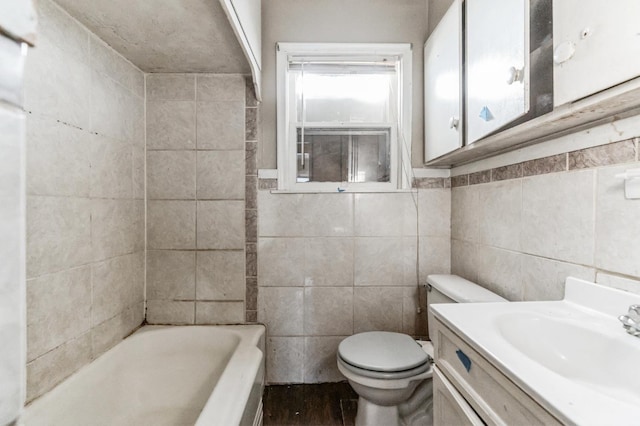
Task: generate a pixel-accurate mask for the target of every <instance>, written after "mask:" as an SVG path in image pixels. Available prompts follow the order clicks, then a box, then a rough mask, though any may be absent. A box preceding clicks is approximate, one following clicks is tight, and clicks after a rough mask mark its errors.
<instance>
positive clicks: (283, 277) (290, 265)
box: [258, 238, 305, 287]
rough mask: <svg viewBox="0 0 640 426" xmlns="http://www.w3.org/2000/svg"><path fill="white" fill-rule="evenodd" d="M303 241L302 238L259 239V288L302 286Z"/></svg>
mask: <svg viewBox="0 0 640 426" xmlns="http://www.w3.org/2000/svg"><path fill="white" fill-rule="evenodd" d="M304 258H305V240H304V239H303V238H260V239H259V241H258V276H259V277H260V278H259V284H260V285H261V286H273V287H284V286H303V285H304V279H305V275H304V267H303V266H304V261H305V260H304Z"/></svg>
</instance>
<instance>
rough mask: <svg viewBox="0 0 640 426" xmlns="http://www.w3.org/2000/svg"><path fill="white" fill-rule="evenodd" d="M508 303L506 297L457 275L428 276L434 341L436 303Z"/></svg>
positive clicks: (429, 315) (429, 316)
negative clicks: (433, 312)
mask: <svg viewBox="0 0 640 426" xmlns="http://www.w3.org/2000/svg"><path fill="white" fill-rule="evenodd" d="M481 302H485V303H486V302H508V300H507V299H505V298H504V297H501V296H498V295H497V294H495V293H493V292H492V291H489V290H487V289H486V288H484V287H480V286H479V285H478V284H476V283H473V282H471V281H469V280H465V279H464V278H462V277H459V276H457V275H429V276H427V316H428V319H427V321H428V322H427V324H428V327H429V338H430V339H431V340H432V341H433V339H434V338H435V334H434V333H433V326H432V324H433V318H432V316H431V309H429V308H430V306H431V305H432V304H436V303H481Z"/></svg>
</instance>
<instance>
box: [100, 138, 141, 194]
mask: <svg viewBox="0 0 640 426" xmlns="http://www.w3.org/2000/svg"><path fill="white" fill-rule="evenodd" d="M90 150H91V151H90V153H91V154H90V155H91V156H90V159H91V180H90V182H91V193H90V196H91V197H97V198H132V196H133V167H132V164H133V148H132V147H131V144H130V143H128V142H121V141H118V140H116V139H110V138H106V137H103V136H98V135H92V138H91V140H90Z"/></svg>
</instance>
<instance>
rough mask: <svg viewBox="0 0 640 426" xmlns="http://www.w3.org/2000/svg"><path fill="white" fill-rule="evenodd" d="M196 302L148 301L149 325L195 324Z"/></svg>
mask: <svg viewBox="0 0 640 426" xmlns="http://www.w3.org/2000/svg"><path fill="white" fill-rule="evenodd" d="M195 313H196V308H195V302H183V301H174V300H147V322H148V323H149V324H172V325H187V324H195Z"/></svg>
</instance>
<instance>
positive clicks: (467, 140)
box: [425, 0, 640, 166]
mask: <svg viewBox="0 0 640 426" xmlns="http://www.w3.org/2000/svg"><path fill="white" fill-rule="evenodd" d="M638 16H640V2H638V1H636V0H619V1H616V2H613V3H611V2H610V3H604V2H602V1H598V0H562V1H552V0H454V2H453V4H452V5H451V7H450V8H449V10H448V11H447V13H446V14H445V15H444V17H443V18H442V20H441V22H440V23H439V24H438V26H437V27H436V28H435V30H434V31H433V33H432V34H431V36H430V37H429V39H428V40H427V42H426V43H425V162H426V164H427V165H436V166H438V165H449V166H450V165H458V164H464V163H466V162H470V161H474V160H477V159H481V158H484V157H488V156H491V155H495V154H498V153H501V152H505V151H508V150H511V149H515V148H516V147H517V148H519V147H521V146H525V145H528V144H532V143H536V142H542V141H544V140H548V139H551V138H553V137H557V136H559V135H561V134H564V133H568V132H570V131H575V130H577V129H584V128H587V127H590V126H594V125H597V124H601V123H603V122H607V121H613V120H614V119H619V118H623V117H626V116H631V115H635V114H638V113H639V112H640V78H639V77H638V76H640V24H638V21H637V19H636V18H637V17H638Z"/></svg>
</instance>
